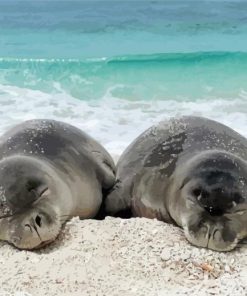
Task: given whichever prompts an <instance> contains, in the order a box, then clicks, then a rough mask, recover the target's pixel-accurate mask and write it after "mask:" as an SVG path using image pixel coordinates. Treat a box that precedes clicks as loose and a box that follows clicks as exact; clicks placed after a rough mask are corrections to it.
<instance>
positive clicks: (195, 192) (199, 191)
mask: <svg viewBox="0 0 247 296" xmlns="http://www.w3.org/2000/svg"><path fill="white" fill-rule="evenodd" d="M201 193H202V190H201V188H196V189H194V190H193V191H192V194H193V195H194V196H195V197H197V198H198V197H199V196H200V195H201Z"/></svg>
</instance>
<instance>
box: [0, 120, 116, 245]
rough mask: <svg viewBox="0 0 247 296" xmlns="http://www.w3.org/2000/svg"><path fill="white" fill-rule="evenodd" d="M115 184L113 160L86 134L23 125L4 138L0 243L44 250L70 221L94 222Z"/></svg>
mask: <svg viewBox="0 0 247 296" xmlns="http://www.w3.org/2000/svg"><path fill="white" fill-rule="evenodd" d="M114 182H115V166H114V163H113V160H112V158H111V157H110V155H109V154H108V153H107V152H106V150H105V149H104V148H103V147H102V146H101V145H100V144H99V143H97V142H96V141H95V140H94V139H92V138H91V137H89V136H88V135H87V134H86V133H84V132H82V131H81V130H79V129H77V128H76V127H73V126H71V125H69V124H66V123H62V122H58V121H54V120H31V121H26V122H24V123H22V124H19V125H17V126H15V127H14V128H12V129H11V130H9V131H8V132H7V133H5V134H4V135H3V136H2V137H1V138H0V239H1V240H6V241H8V242H10V243H11V244H14V245H15V246H16V247H18V248H21V249H34V248H39V247H41V246H43V245H45V244H47V243H49V242H51V241H53V240H54V239H55V238H56V237H57V235H58V234H59V231H60V229H61V226H62V225H63V223H64V222H65V221H66V220H68V219H69V218H71V217H73V216H79V217H81V218H82V219H84V218H93V217H94V216H95V215H96V214H97V212H98V210H99V208H100V206H101V203H102V190H103V189H109V188H110V187H111V186H113V184H114Z"/></svg>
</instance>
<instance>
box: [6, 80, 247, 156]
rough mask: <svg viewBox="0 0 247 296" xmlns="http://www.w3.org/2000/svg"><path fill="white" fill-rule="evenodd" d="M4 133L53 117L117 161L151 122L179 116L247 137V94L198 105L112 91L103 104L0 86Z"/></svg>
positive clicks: (101, 102) (64, 95)
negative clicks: (210, 121)
mask: <svg viewBox="0 0 247 296" xmlns="http://www.w3.org/2000/svg"><path fill="white" fill-rule="evenodd" d="M0 106H1V108H0V133H3V132H4V131H5V130H7V129H8V128H9V127H10V126H12V125H15V124H17V123H19V122H21V121H23V120H27V119H34V118H50V119H56V120H62V121H65V122H68V123H71V124H73V125H75V126H77V127H79V128H81V129H83V130H84V131H85V132H87V133H88V134H90V135H91V136H93V137H94V138H96V139H97V140H99V141H100V142H101V143H102V144H103V145H105V147H106V148H107V149H108V150H109V152H110V153H112V155H113V156H114V157H116V156H117V155H119V154H121V152H122V151H123V150H124V149H125V148H126V147H127V145H128V144H129V143H130V142H131V141H132V140H133V139H134V138H135V137H137V136H138V135H139V134H140V133H141V132H143V131H144V130H145V129H147V128H148V127H150V126H151V125H152V124H154V123H156V122H158V121H160V120H163V119H167V118H169V117H171V116H175V115H190V114H193V115H201V116H205V117H208V118H211V119H215V120H218V121H219V122H222V123H224V124H226V125H228V126H230V127H232V128H233V129H235V130H236V131H238V132H240V133H241V134H243V135H244V136H246V137H247V129H246V128H245V127H246V126H247V94H246V93H244V92H242V93H241V94H240V95H239V97H238V98H237V99H233V100H231V101H230V100H229V99H227V100H226V99H223V98H218V99H215V100H212V99H211V100H198V101H195V102H186V101H182V102H178V101H174V100H163V101H155V100H152V101H127V100H123V99H119V98H116V97H113V96H112V95H111V91H108V92H107V93H106V94H105V96H104V97H103V98H99V100H98V101H82V100H78V99H75V98H73V97H71V96H70V95H68V94H66V93H64V92H62V91H61V92H60V93H56V94H47V93H44V92H41V91H35V90H30V89H25V88H19V87H15V86H8V85H0Z"/></svg>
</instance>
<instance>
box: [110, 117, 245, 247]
mask: <svg viewBox="0 0 247 296" xmlns="http://www.w3.org/2000/svg"><path fill="white" fill-rule="evenodd" d="M117 180H118V181H117V183H116V185H115V186H114V189H113V190H112V191H111V192H110V194H109V195H108V197H107V199H106V201H105V211H106V212H107V213H108V214H110V215H117V214H118V213H119V212H120V211H124V210H128V209H130V210H131V215H132V216H138V217H147V218H157V219H159V220H162V221H165V222H168V223H174V224H175V225H178V226H180V227H182V228H183V229H184V233H185V236H186V238H187V239H188V240H189V242H191V243H192V244H193V245H196V246H199V247H206V248H210V249H213V250H217V251H229V250H232V249H233V248H235V247H236V245H237V244H238V243H239V242H240V241H241V240H242V239H244V238H245V237H247V185H246V182H247V140H246V139H245V138H244V137H243V136H241V135H240V134H238V133H237V132H235V131H234V130H232V129H231V128H229V127H227V126H225V125H223V124H220V123H218V122H216V121H213V120H209V119H206V118H202V117H193V116H185V117H180V118H172V119H170V120H168V121H163V122H160V123H159V124H158V125H155V126H153V127H151V128H149V129H148V130H147V131H145V132H144V133H143V134H141V135H140V136H139V137H138V138H137V139H136V140H135V141H134V142H133V143H132V144H131V145H130V146H129V147H128V148H127V149H126V151H125V152H124V153H123V155H122V156H121V157H120V159H119V161H118V164H117Z"/></svg>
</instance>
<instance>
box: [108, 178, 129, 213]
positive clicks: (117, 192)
mask: <svg viewBox="0 0 247 296" xmlns="http://www.w3.org/2000/svg"><path fill="white" fill-rule="evenodd" d="M126 189H127V186H125V185H124V182H122V181H120V180H117V181H116V183H115V185H114V186H113V188H112V189H111V190H110V191H108V193H107V194H106V198H105V202H104V207H103V208H104V211H105V213H106V214H108V215H111V216H117V217H121V218H130V217H131V209H130V198H131V197H130V194H128V195H127V197H129V198H126V194H127V192H126V191H127V190H126Z"/></svg>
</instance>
